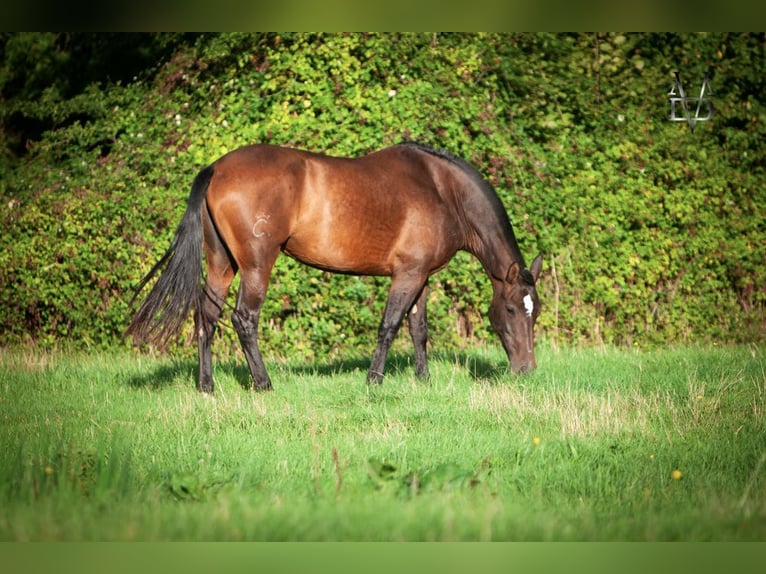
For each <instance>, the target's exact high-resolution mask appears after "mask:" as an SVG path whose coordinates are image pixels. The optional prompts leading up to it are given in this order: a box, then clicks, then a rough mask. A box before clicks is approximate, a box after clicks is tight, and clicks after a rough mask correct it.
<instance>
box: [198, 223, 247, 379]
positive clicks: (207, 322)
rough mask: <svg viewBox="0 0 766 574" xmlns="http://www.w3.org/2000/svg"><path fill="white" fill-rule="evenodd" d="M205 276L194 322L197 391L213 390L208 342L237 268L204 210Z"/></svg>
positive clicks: (210, 354)
mask: <svg viewBox="0 0 766 574" xmlns="http://www.w3.org/2000/svg"><path fill="white" fill-rule="evenodd" d="M202 225H203V233H204V250H205V260H206V261H207V279H206V280H205V287H204V291H203V293H202V296H201V298H200V301H199V304H198V305H197V307H196V309H195V313H194V325H195V331H196V333H197V344H198V348H199V379H198V381H197V390H198V391H201V392H205V393H212V392H213V386H214V382H213V367H212V352H211V344H212V340H213V335H214V334H215V329H216V325H217V324H218V319H219V318H220V317H221V310H222V308H223V304H224V301H225V300H226V294H227V293H228V291H229V286H230V285H231V281H232V279H234V274H235V273H236V271H237V269H236V266H235V264H234V261H233V260H232V258H231V255H230V254H229V252H228V250H227V249H226V247H225V246H224V244H223V242H222V241H221V239H220V237H219V236H218V232H217V231H216V229H215V227H214V226H213V224H212V222H211V221H210V217H209V215H208V213H207V209H203V210H202Z"/></svg>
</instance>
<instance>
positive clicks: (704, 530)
mask: <svg viewBox="0 0 766 574" xmlns="http://www.w3.org/2000/svg"><path fill="white" fill-rule="evenodd" d="M367 363H368V360H367V359H365V358H359V359H358V360H357V359H355V358H348V359H346V360H336V361H334V362H323V363H321V362H320V363H316V364H314V363H300V362H296V361H285V360H282V361H280V360H275V359H272V360H271V361H269V368H270V370H271V375H272V379H273V381H274V384H275V390H274V391H273V392H270V393H253V392H251V391H249V390H247V389H246V388H245V387H246V385H247V381H248V379H247V377H248V372H247V369H246V366H245V364H244V362H243V361H242V360H239V359H236V358H234V357H219V358H218V361H217V362H216V363H215V365H214V375H215V377H216V381H217V387H216V393H215V396H214V397H210V396H204V395H201V394H199V393H197V392H196V391H195V390H194V381H195V379H196V372H197V365H196V361H195V360H193V359H188V358H173V357H170V356H166V355H164V356H163V355H156V356H155V355H148V354H134V353H128V352H124V353H119V352H117V353H83V352H32V351H28V350H27V351H25V350H4V351H0V451H2V453H3V454H2V457H1V458H0V540H4V541H103V540H110V541H131V540H146V541H165V540H176V541H198V540H216V541H223V540H225V541H228V540H254V541H259V540H265V541H282V540H286V541H326V540H336V541H349V540H358V541H398V540H409V541H442V540H459V541H490V540H491V541H497V540H500V541H538V540H542V541H562V540H566V541H584V540H593V541H634V540H635V541H644V540H645V541H676V540H683V541H709V540H721V541H762V540H764V539H766V419H765V418H764V409H765V407H766V353H765V352H764V349H763V348H761V347H759V346H756V345H750V346H724V347H715V346H710V347H673V348H667V349H654V350H651V351H638V350H628V349H616V348H609V347H606V348H604V347H601V348H570V349H555V348H551V347H549V346H545V345H543V346H542V348H540V349H539V351H538V363H539V368H538V369H537V371H535V372H534V373H532V374H531V375H527V376H523V377H515V376H512V375H509V374H507V373H506V372H505V370H504V369H505V364H504V357H503V355H502V351H501V350H500V349H499V348H495V347H477V348H475V349H472V350H469V351H466V352H462V353H453V354H443V355H439V354H438V353H434V354H433V356H432V357H431V378H430V380H429V381H427V382H423V381H420V380H418V379H416V378H415V376H414V370H413V368H412V365H411V364H410V360H409V359H408V357H407V355H406V354H404V353H399V354H394V355H393V356H392V359H391V363H390V368H389V374H388V376H387V377H386V379H385V382H384V383H383V385H381V386H379V387H371V386H368V385H367V384H366V383H365V382H364V377H365V369H366V367H367Z"/></svg>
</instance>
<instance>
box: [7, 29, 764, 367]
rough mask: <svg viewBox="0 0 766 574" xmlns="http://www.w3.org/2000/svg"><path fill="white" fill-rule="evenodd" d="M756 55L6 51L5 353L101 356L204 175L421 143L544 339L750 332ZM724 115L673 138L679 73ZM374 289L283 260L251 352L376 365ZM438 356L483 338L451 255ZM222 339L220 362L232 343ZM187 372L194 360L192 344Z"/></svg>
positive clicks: (727, 336) (712, 40)
mask: <svg viewBox="0 0 766 574" xmlns="http://www.w3.org/2000/svg"><path fill="white" fill-rule="evenodd" d="M765 44H766V40H765V37H764V35H763V34H689V35H686V34H605V33H599V34H563V35H551V34H265V33H264V34H224V35H218V34H204V35H199V34H129V35H120V34H44V33H40V34H7V33H4V34H0V106H1V107H0V222H1V225H2V229H3V233H2V235H1V236H0V316H2V325H1V326H0V344H2V345H19V344H35V345H41V346H49V347H51V346H57V345H59V344H61V343H62V342H66V344H68V345H74V346H77V347H87V348H115V347H119V346H121V345H124V344H125V343H124V341H123V340H122V338H121V333H122V331H123V329H124V327H125V325H126V322H127V320H128V317H129V315H130V309H129V308H128V299H129V297H130V294H131V289H132V287H133V286H134V285H135V284H136V283H137V282H138V280H139V279H140V277H141V276H142V275H143V274H144V273H145V272H146V271H147V270H148V268H149V267H150V266H151V264H152V263H153V262H154V261H155V260H156V259H157V257H158V256H159V255H160V254H161V252H163V251H164V249H165V248H166V247H167V245H168V243H169V241H170V237H171V235H172V232H173V231H174V228H175V225H176V224H177V222H178V220H179V218H180V216H181V214H182V212H183V210H184V206H185V202H186V197H187V194H188V190H189V186H190V184H191V181H192V179H193V177H194V175H195V174H196V172H197V170H198V169H199V168H201V167H202V166H204V165H206V164H208V163H209V162H211V161H213V160H215V159H216V158H217V157H219V156H220V155H222V154H224V153H226V152H227V151H230V150H232V149H234V148H236V147H238V146H240V145H243V144H248V143H253V142H270V143H276V144H283V145H290V146H297V147H302V148H307V149H311V150H315V151H322V152H326V153H328V154H336V155H352V156H355V155H361V154H364V153H367V152H370V151H373V150H376V149H378V148H380V147H382V146H386V145H390V144H394V143H397V142H398V141H400V140H402V139H403V138H411V139H416V140H421V141H423V142H426V143H429V144H431V145H433V146H435V147H440V148H443V149H446V150H448V151H449V152H451V153H454V154H456V155H458V156H462V157H464V158H466V159H467V160H468V161H470V162H472V163H474V164H475V165H476V166H477V168H478V169H479V170H480V171H481V172H482V173H483V174H484V175H485V177H486V178H487V179H488V180H489V181H490V182H491V183H492V184H493V185H494V186H495V188H496V189H497V191H498V193H499V194H500V196H501V198H502V200H503V202H504V204H505V206H506V208H507V209H508V212H509V214H510V215H511V219H512V221H513V223H514V226H515V230H516V234H517V236H518V238H519V241H520V245H521V247H522V250H523V251H524V253H525V254H526V257H527V259H528V260H531V258H532V257H533V256H534V255H536V254H537V253H538V252H540V253H543V255H544V261H545V276H544V279H543V280H542V282H541V285H540V287H539V289H540V291H541V296H542V299H543V302H544V304H545V309H544V312H543V315H542V316H541V317H540V320H539V323H538V325H539V329H538V333H539V334H540V337H542V338H543V339H544V340H548V341H550V342H551V343H552V344H558V343H560V342H561V343H564V342H566V343H590V342H606V343H614V344H620V345H622V344H625V345H654V344H657V343H667V342H687V341H703V340H708V341H737V342H746V341H755V340H763V336H764V333H765V332H766V313H765V305H766V247H765V243H764V240H763V238H764V236H765V235H766V229H765V226H766V223H764V221H766V218H765V217H764V215H766V209H764V208H766V186H764V167H765V163H764V146H763V141H764V136H766V127H764V126H765V121H766V109H765V108H764V101H763V93H764V91H765V90H764V88H766V86H764V82H765V80H764V78H766V70H764V49H765V48H764V46H765ZM708 70H711V71H712V74H713V75H712V87H713V89H714V96H713V102H714V105H715V111H716V113H715V116H714V118H713V120H712V121H710V122H706V123H699V124H698V125H697V127H696V130H695V131H694V133H691V132H690V130H689V129H688V128H687V126H686V125H685V124H683V123H674V122H670V121H668V115H669V103H668V99H667V93H668V92H669V91H670V88H671V87H672V81H673V76H672V72H673V71H679V72H681V76H682V79H683V81H684V84H685V87H686V90H687V92H689V93H690V94H692V95H694V94H696V92H697V91H698V90H699V86H700V83H701V80H702V77H703V75H704V73H705V72H706V71H708ZM386 285H387V280H383V279H375V278H350V277H336V276H330V275H328V274H325V273H322V272H319V271H313V270H306V269H305V268H301V267H300V266H299V265H298V264H296V263H294V262H292V261H291V260H289V259H287V258H281V259H280V261H279V262H278V264H277V268H276V270H275V273H274V276H273V280H272V285H271V289H270V296H269V299H268V304H267V308H266V309H265V311H264V314H263V319H262V325H263V327H264V328H263V329H262V338H263V340H264V345H265V347H266V348H267V349H268V350H269V351H270V352H271V353H278V354H283V355H290V356H302V357H307V358H311V357H312V356H315V355H325V356H332V355H333V354H334V353H336V352H338V351H340V350H342V351H344V352H348V351H349V350H364V351H365V352H367V351H369V349H370V348H371V340H372V339H371V337H372V334H373V333H374V332H375V329H376V327H377V323H378V320H379V317H380V314H381V312H382V306H383V303H384V299H385V294H384V292H385V289H386ZM431 285H432V287H433V290H432V294H431V301H430V312H431V318H432V321H431V322H432V329H431V333H432V340H435V341H438V345H439V347H440V348H452V349H455V348H459V347H464V346H466V345H469V344H474V343H475V342H477V341H482V340H484V339H485V338H488V337H489V336H490V335H489V325H488V322H487V321H486V320H485V318H484V312H485V311H486V306H487V303H488V289H489V285H488V282H487V280H486V279H485V278H484V276H483V274H482V273H481V272H480V267H479V265H478V263H477V262H475V261H473V260H472V259H471V258H470V257H469V256H467V255H465V254H463V255H461V256H459V257H458V259H457V260H456V261H455V262H453V263H452V264H451V265H450V266H449V267H448V268H447V269H446V270H444V271H443V272H442V273H440V274H439V275H438V276H436V277H435V278H434V279H433V280H432V283H431ZM222 338H223V339H224V340H225V341H227V342H228V343H229V344H232V342H233V337H232V333H231V329H223V331H222ZM186 352H189V353H192V352H193V347H188V348H186Z"/></svg>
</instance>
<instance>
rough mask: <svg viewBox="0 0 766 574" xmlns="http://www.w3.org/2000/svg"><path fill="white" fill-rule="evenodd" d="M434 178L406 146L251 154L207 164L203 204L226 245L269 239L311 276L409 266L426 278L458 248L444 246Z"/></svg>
mask: <svg viewBox="0 0 766 574" xmlns="http://www.w3.org/2000/svg"><path fill="white" fill-rule="evenodd" d="M438 169H439V161H438V160H437V159H436V158H433V159H432V158H429V157H428V156H426V155H424V154H422V153H418V151H417V150H416V149H411V148H410V147H409V146H393V147H390V148H386V149H384V150H381V151H378V152H375V153H373V154H370V155H367V156H362V157H359V158H353V159H352V158H337V157H331V156H325V155H322V154H316V153H312V152H307V151H302V150H295V149H291V148H284V147H278V146H273V145H268V144H260V145H252V146H246V147H243V148H239V149H238V150H235V151H233V152H231V153H229V154H227V155H226V156H224V157H222V158H221V159H220V160H218V162H216V164H215V173H214V176H213V179H212V181H211V185H210V189H209V197H208V204H209V208H210V212H211V215H212V217H213V219H214V221H216V225H218V226H219V228H220V227H221V226H224V227H227V229H225V230H223V233H224V234H225V235H228V236H229V239H228V240H229V241H231V240H235V239H236V240H240V241H241V240H244V239H245V238H246V239H247V241H249V242H251V243H252V242H253V241H255V242H256V243H257V242H259V241H260V242H265V241H267V240H270V241H273V242H276V243H278V244H279V245H280V247H281V248H282V249H283V251H284V252H285V253H287V254H288V255H291V256H293V257H295V258H296V259H299V260H301V261H304V262H306V263H308V264H311V265H314V266H317V267H321V268H326V269H330V270H334V271H343V272H349V273H360V274H371V275H390V274H392V273H393V272H394V271H395V269H396V268H397V267H398V266H400V265H402V261H403V260H406V259H407V258H408V257H412V258H415V259H418V258H420V259H423V258H425V259H433V261H428V262H422V263H419V264H424V265H428V266H430V267H432V268H433V270H436V269H438V268H440V267H441V266H443V264H444V263H446V261H442V259H444V258H445V257H446V258H447V259H449V258H450V257H451V256H452V255H453V254H454V252H455V250H456V249H457V248H458V247H459V246H457V245H456V244H454V237H452V238H451V239H452V241H447V242H446V243H445V240H444V236H445V235H454V232H455V225H456V222H455V221H454V217H453V213H454V209H452V208H451V206H450V205H448V202H446V201H445V199H444V197H443V196H442V194H441V193H440V190H439V188H438V187H439V186H438V185H437V182H436V180H435V173H436V172H438ZM224 219H226V220H227V221H229V223H223V224H221V223H219V221H221V220H224ZM235 221H236V222H237V223H236V224H234V223H233V222H235Z"/></svg>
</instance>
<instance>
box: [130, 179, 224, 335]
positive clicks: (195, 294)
mask: <svg viewBox="0 0 766 574" xmlns="http://www.w3.org/2000/svg"><path fill="white" fill-rule="evenodd" d="M213 171H214V169H213V166H212V165H209V166H207V167H206V168H204V169H203V170H202V171H200V172H199V174H197V177H196V178H195V179H194V183H193V184H192V188H191V194H190V195H189V202H188V204H187V206H186V213H184V216H183V218H182V219H181V223H179V224H178V229H176V234H175V237H174V238H173V243H171V244H170V247H169V248H168V250H167V251H166V252H165V254H164V255H163V256H162V258H161V259H160V260H159V261H158V262H157V263H156V264H155V265H154V267H152V270H151V271H149V273H148V274H147V275H146V277H144V278H143V279H142V280H141V282H140V283H139V284H138V287H137V288H136V291H135V293H134V295H133V299H132V300H131V304H132V302H133V301H134V300H135V299H136V297H137V296H138V294H139V293H140V292H141V290H142V289H143V288H144V287H145V286H146V284H147V283H149V281H151V280H152V278H153V277H154V276H155V275H156V274H157V272H159V271H160V270H161V269H162V268H163V267H164V268H165V270H164V271H163V272H162V274H161V275H160V277H159V279H158V280H157V283H155V284H154V287H152V290H151V291H150V292H149V295H148V296H147V297H146V300H144V302H143V303H142V304H141V307H139V308H138V311H136V314H135V315H134V316H133V320H132V321H131V322H130V325H128V328H127V329H126V330H125V335H126V336H132V337H133V341H134V342H135V343H144V342H149V343H154V344H155V345H157V346H159V347H164V346H166V345H167V344H168V342H169V341H170V339H171V337H173V336H174V335H175V334H177V333H178V331H179V330H180V329H181V326H182V325H183V322H184V321H185V320H186V318H187V317H188V316H189V312H190V311H191V309H192V308H194V307H196V306H197V305H198V304H199V302H200V297H201V296H202V292H203V291H202V217H201V209H202V202H203V201H205V194H206V193H207V188H208V186H209V185H210V179H211V178H212V177H213Z"/></svg>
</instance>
